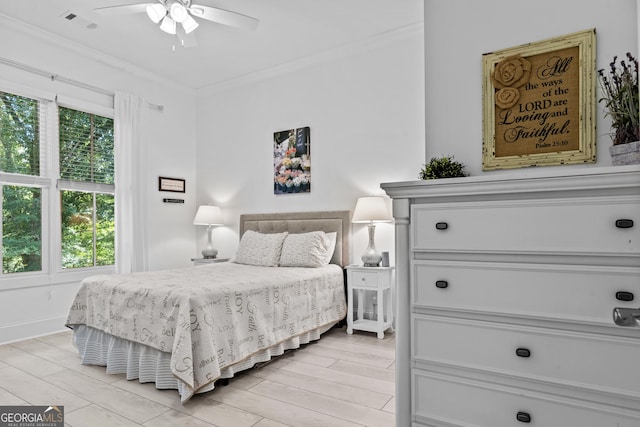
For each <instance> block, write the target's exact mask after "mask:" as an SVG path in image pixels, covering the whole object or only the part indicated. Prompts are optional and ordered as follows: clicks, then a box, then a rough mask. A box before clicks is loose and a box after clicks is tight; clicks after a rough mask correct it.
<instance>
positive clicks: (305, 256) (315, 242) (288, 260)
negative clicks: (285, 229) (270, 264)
mask: <svg viewBox="0 0 640 427" xmlns="http://www.w3.org/2000/svg"><path fill="white" fill-rule="evenodd" d="M326 257H327V242H326V237H325V234H324V232H323V231H312V232H310V233H300V234H289V235H288V236H287V238H286V239H284V244H283V245H282V254H281V255H280V267H322V266H323V265H325V259H326Z"/></svg>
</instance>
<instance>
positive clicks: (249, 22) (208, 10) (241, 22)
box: [189, 5, 259, 30]
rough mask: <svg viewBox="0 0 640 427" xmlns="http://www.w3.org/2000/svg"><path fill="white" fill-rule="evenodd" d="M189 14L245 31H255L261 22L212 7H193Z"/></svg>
mask: <svg viewBox="0 0 640 427" xmlns="http://www.w3.org/2000/svg"><path fill="white" fill-rule="evenodd" d="M189 12H191V14H192V15H193V16H195V17H196V18H202V19H206V20H208V21H213V22H217V23H219V24H223V25H228V26H230V27H237V28H242V29H245V30H255V29H256V27H257V26H258V22H259V21H258V20H257V19H255V18H252V17H250V16H247V15H241V14H239V13H236V12H229V11H228V10H224V9H218V8H216V7H210V6H201V5H191V7H190V8H189Z"/></svg>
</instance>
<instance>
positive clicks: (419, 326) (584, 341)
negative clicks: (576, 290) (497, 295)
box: [412, 315, 640, 403]
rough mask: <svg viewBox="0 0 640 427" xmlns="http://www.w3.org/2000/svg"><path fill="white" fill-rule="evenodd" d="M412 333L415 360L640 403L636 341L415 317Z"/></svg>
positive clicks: (639, 348) (639, 353)
mask: <svg viewBox="0 0 640 427" xmlns="http://www.w3.org/2000/svg"><path fill="white" fill-rule="evenodd" d="M412 329H413V332H414V336H413V348H412V353H413V357H414V358H415V359H416V360H418V361H424V362H433V363H436V364H447V365H455V366H461V367H466V368H470V369H476V370H483V371H489V372H491V373H498V374H500V375H513V376H516V377H526V378H529V379H532V380H535V381H544V382H549V383H555V384H562V385H567V386H571V387H578V388H582V389H590V390H595V391H604V390H606V391H607V392H611V393H618V394H621V395H624V396H625V397H632V398H634V399H636V400H637V401H638V402H639V403H640V369H638V366H640V365H639V364H640V339H635V338H622V337H620V338H617V337H607V336H603V335H596V334H586V333H571V332H567V331H554V330H551V329H541V328H531V327H516V326H512V325H506V324H499V323H492V322H478V321H469V320H459V319H445V318H440V317H436V316H418V315H416V316H414V319H413V324H412ZM527 352H528V354H527ZM625 366H626V367H634V368H633V369H623V368H621V367H625Z"/></svg>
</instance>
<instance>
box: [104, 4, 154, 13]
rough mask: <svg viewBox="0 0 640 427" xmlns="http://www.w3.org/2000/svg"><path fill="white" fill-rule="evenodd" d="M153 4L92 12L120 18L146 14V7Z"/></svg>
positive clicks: (129, 5)
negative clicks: (133, 14) (121, 16)
mask: <svg viewBox="0 0 640 427" xmlns="http://www.w3.org/2000/svg"><path fill="white" fill-rule="evenodd" d="M154 4H155V3H138V4H121V5H119V6H106V7H99V8H97V9H93V10H94V12H97V13H99V14H100V15H103V16H120V15H129V14H132V13H142V12H146V10H147V6H151V5H154Z"/></svg>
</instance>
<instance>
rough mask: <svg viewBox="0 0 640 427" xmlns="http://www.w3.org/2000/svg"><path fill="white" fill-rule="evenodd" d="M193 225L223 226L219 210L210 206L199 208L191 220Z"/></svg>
mask: <svg viewBox="0 0 640 427" xmlns="http://www.w3.org/2000/svg"><path fill="white" fill-rule="evenodd" d="M193 225H224V221H223V220H222V212H221V211H220V208H219V207H217V206H210V205H202V206H200V207H199V208H198V212H196V217H195V218H194V219H193Z"/></svg>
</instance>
